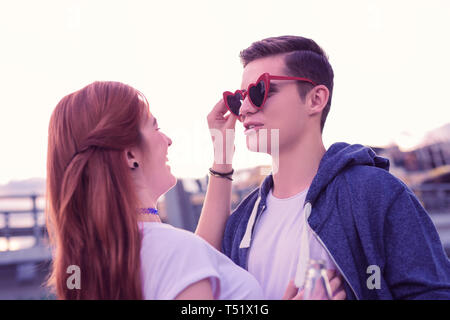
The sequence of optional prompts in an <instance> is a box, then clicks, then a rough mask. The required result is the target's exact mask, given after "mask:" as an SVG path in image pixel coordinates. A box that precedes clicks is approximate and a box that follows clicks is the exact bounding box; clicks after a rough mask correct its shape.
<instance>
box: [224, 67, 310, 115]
mask: <svg viewBox="0 0 450 320" xmlns="http://www.w3.org/2000/svg"><path fill="white" fill-rule="evenodd" d="M270 80H297V81H304V82H308V83H311V84H312V85H314V86H316V85H317V83H316V82H314V81H312V80H311V79H308V78H301V77H287V76H274V75H271V74H269V73H268V72H265V73H263V74H262V75H260V76H259V78H258V80H256V82H254V83H250V84H249V85H248V87H247V90H236V91H235V92H234V93H232V92H230V91H225V92H224V93H223V102H224V103H225V106H226V107H227V109H228V110H229V111H230V112H231V113H232V114H234V115H236V116H238V117H239V116H240V115H239V114H236V113H234V112H233V111H231V108H230V107H229V106H228V102H227V98H228V97H229V96H235V95H236V94H238V93H240V94H241V96H242V99H241V100H242V101H244V100H245V97H246V96H247V95H248V98H249V100H250V103H251V104H252V106H253V107H255V108H256V109H258V110H260V109H262V107H263V106H264V104H265V103H266V100H267V95H268V93H269V90H270ZM261 81H263V82H264V86H265V92H264V98H263V102H262V103H261V106H259V107H258V106H257V105H255V104H254V103H253V101H252V98H251V97H250V95H249V92H250V89H251V88H253V87H256V86H257V85H258V83H260V82H261ZM241 107H242V102H241V106H240V107H239V110H240V109H241Z"/></svg>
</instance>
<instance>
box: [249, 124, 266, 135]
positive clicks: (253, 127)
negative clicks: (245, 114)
mask: <svg viewBox="0 0 450 320" xmlns="http://www.w3.org/2000/svg"><path fill="white" fill-rule="evenodd" d="M262 127H264V124H263V123H261V122H256V121H247V122H244V128H245V131H244V134H245V133H250V132H253V131H254V132H256V131H257V130H259V129H261V128H262Z"/></svg>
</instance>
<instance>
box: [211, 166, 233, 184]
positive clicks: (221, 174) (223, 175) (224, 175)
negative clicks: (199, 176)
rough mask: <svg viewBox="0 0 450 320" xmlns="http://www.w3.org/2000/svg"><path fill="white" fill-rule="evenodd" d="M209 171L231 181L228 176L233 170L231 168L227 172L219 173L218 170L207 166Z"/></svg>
mask: <svg viewBox="0 0 450 320" xmlns="http://www.w3.org/2000/svg"><path fill="white" fill-rule="evenodd" d="M209 173H210V174H211V175H213V176H215V177H219V178H225V179H228V180H230V181H233V179H232V178H230V177H229V176H231V175H232V174H233V173H234V170H231V171H230V172H227V173H220V172H217V171H214V170H213V169H212V168H209Z"/></svg>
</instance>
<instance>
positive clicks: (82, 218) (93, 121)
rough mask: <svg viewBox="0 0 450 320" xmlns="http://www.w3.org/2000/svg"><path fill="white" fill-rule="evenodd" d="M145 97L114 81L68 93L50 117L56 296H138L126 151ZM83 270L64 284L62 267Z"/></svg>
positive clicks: (50, 224) (49, 212)
mask: <svg viewBox="0 0 450 320" xmlns="http://www.w3.org/2000/svg"><path fill="white" fill-rule="evenodd" d="M146 112H149V111H148V103H147V101H146V100H145V97H144V96H143V95H142V94H141V93H140V92H139V91H137V90H136V89H134V88H132V87H130V86H128V85H125V84H122V83H119V82H94V83H92V84H90V85H88V86H86V87H85V88H83V89H81V90H79V91H76V92H74V93H72V94H69V95H67V96H65V97H64V98H63V99H62V100H61V101H60V102H59V103H58V105H57V106H56V108H55V110H54V111H53V114H52V116H51V119H50V125H49V135H48V154H47V193H46V197H47V207H46V224H47V229H48V233H49V238H50V243H51V244H52V247H53V249H54V258H53V261H52V268H51V273H50V275H49V278H48V280H47V285H48V286H50V287H52V288H53V289H54V291H55V293H56V296H57V298H59V299H142V297H143V294H142V287H141V279H140V278H141V277H140V248H141V234H140V232H139V229H138V222H137V209H138V202H137V194H136V192H135V189H134V186H133V184H132V180H131V175H130V172H131V169H130V168H129V167H128V165H127V162H126V156H125V153H124V149H125V148H127V147H130V146H139V145H140V144H141V135H140V131H139V128H140V123H141V121H142V120H143V117H144V116H145V114H146ZM71 265H76V266H78V267H79V268H80V271H81V289H69V288H68V286H67V283H66V282H67V279H68V277H69V276H70V274H69V273H68V270H67V268H68V267H69V266H71Z"/></svg>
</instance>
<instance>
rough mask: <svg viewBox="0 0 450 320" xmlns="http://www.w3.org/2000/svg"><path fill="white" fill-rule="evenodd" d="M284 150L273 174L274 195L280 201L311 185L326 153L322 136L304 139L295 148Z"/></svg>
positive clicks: (281, 151)
mask: <svg viewBox="0 0 450 320" xmlns="http://www.w3.org/2000/svg"><path fill="white" fill-rule="evenodd" d="M284 149H285V150H280V154H279V160H278V169H277V170H274V174H273V190H272V193H273V195H274V196H275V197H277V198H280V199H284V198H289V197H292V196H293V195H296V194H298V193H300V192H302V191H303V190H305V189H306V188H308V187H309V186H310V185H311V183H312V181H313V179H314V177H315V175H316V173H317V170H318V169H319V164H320V160H321V159H322V157H323V155H324V154H325V152H326V150H325V147H324V145H323V142H322V137H321V136H319V137H304V139H302V140H301V141H300V142H299V143H298V144H296V145H295V146H293V147H290V148H284ZM272 161H275V159H273V158H272ZM272 167H273V168H275V164H274V165H273V166H272Z"/></svg>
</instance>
